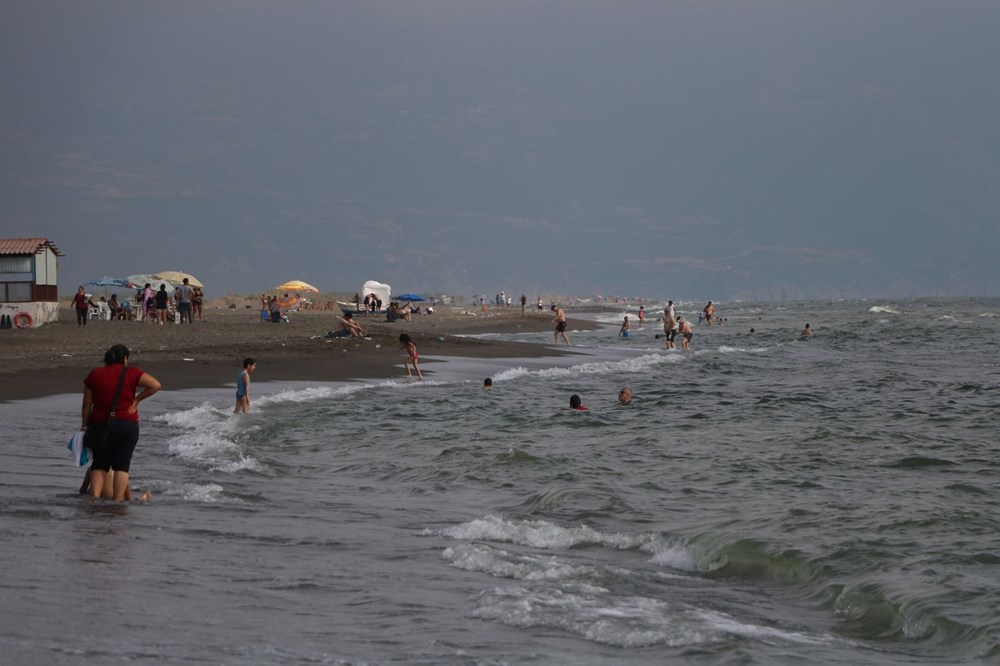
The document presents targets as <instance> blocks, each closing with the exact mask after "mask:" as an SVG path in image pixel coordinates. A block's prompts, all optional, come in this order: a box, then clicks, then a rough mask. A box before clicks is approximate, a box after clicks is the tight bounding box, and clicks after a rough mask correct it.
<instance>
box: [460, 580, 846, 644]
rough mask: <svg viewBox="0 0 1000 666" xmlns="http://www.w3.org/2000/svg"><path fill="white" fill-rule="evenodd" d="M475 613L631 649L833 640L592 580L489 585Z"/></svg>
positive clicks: (825, 641) (512, 623) (478, 601)
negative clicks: (737, 639) (744, 640)
mask: <svg viewBox="0 0 1000 666" xmlns="http://www.w3.org/2000/svg"><path fill="white" fill-rule="evenodd" d="M473 616H474V617H478V618H481V619H484V620H495V621H499V622H501V623H502V624H505V625H507V626H512V627H520V628H532V627H547V628H551V629H558V630H560V631H565V632H567V633H569V634H572V635H575V636H580V637H581V638H584V639H586V640H589V641H592V642H594V643H600V644H604V645H613V646H619V647H629V648H638V647H648V646H653V645H667V646H670V647H675V648H683V647H693V646H702V645H711V644H715V643H719V642H723V641H725V640H727V639H728V638H729V637H730V636H743V637H748V638H755V639H760V640H767V641H769V642H770V641H776V640H777V641H782V642H786V643H792V644H822V643H830V642H833V639H832V638H820V637H815V636H807V635H805V634H802V633H799V632H792V631H785V630H782V629H778V628H775V627H767V626H763V625H759V624H754V623H750V622H746V621H739V620H736V619H735V618H733V617H731V616H729V615H726V614H725V613H721V612H718V611H711V610H707V609H700V608H696V607H693V606H692V605H690V604H686V603H680V602H674V601H666V600H663V599H656V598H651V597H647V596H641V595H634V594H630V595H623V594H618V593H615V592H614V591H612V590H609V589H606V588H604V587H602V586H596V585H587V584H578V585H572V584H568V583H563V584H561V585H555V586H553V585H534V586H527V585H526V586H515V587H507V588H495V589H492V590H486V591H484V592H482V593H480V595H479V596H478V598H477V608H476V610H475V612H474V613H473Z"/></svg>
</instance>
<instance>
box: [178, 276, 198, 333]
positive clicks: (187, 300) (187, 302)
mask: <svg viewBox="0 0 1000 666" xmlns="http://www.w3.org/2000/svg"><path fill="white" fill-rule="evenodd" d="M174 297H175V298H176V299H177V312H178V313H179V314H180V316H181V323H182V324H183V323H184V317H185V316H186V317H187V322H188V323H189V324H193V323H194V317H193V316H192V315H193V312H194V310H193V308H192V305H191V299H192V298H194V287H192V286H191V285H190V284H188V279H187V278H184V282H182V283H181V286H179V287H177V291H176V292H175V293H174Z"/></svg>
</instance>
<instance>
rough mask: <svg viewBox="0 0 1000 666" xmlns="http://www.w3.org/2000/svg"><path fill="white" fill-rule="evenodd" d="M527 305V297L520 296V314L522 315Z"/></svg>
mask: <svg viewBox="0 0 1000 666" xmlns="http://www.w3.org/2000/svg"><path fill="white" fill-rule="evenodd" d="M527 305H528V297H527V296H525V295H524V294H521V312H522V313H524V308H525V307H526V306H527Z"/></svg>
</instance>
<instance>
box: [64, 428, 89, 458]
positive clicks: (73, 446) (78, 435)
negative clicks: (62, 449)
mask: <svg viewBox="0 0 1000 666" xmlns="http://www.w3.org/2000/svg"><path fill="white" fill-rule="evenodd" d="M66 448H67V449H69V451H70V453H72V454H73V462H74V463H76V465H77V466H79V467H83V466H84V465H86V464H87V463H88V462H90V456H89V455H88V451H87V447H85V446H84V445H83V431H82V430H78V431H77V432H75V433H73V436H72V437H70V438H69V442H67V443H66Z"/></svg>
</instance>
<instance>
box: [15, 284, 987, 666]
mask: <svg viewBox="0 0 1000 666" xmlns="http://www.w3.org/2000/svg"><path fill="white" fill-rule="evenodd" d="M701 305H702V304H682V306H681V307H680V308H679V311H680V313H681V314H683V315H684V316H685V318H690V319H692V320H694V319H695V317H696V313H697V310H698V309H700V307H701ZM647 309H648V310H650V311H651V312H650V316H651V317H652V316H655V315H654V313H655V312H656V309H655V308H647ZM624 314H626V311H625V309H624V308H613V307H609V308H608V309H607V310H605V311H601V312H593V313H591V314H590V316H593V317H595V318H597V319H598V320H599V321H601V322H604V323H606V324H607V327H603V328H601V329H599V330H596V331H587V332H581V331H570V336H571V340H572V342H573V343H574V346H575V347H574V349H575V350H576V351H578V352H580V353H579V354H575V355H571V356H568V357H560V358H547V359H531V360H523V361H520V360H513V361H503V360H496V359H490V360H475V359H472V360H468V359H463V360H451V361H449V362H448V363H447V364H442V363H437V364H435V363H428V362H425V361H426V359H424V358H423V357H422V358H421V360H422V361H424V363H422V365H423V367H424V370H425V373H427V376H428V379H427V380H426V381H424V382H420V383H418V382H413V383H405V382H403V381H401V380H391V381H375V382H357V383H350V384H339V385H328V386H315V385H307V384H288V385H280V386H279V385H256V386H255V400H254V403H253V412H252V413H251V414H250V415H249V416H246V417H242V418H237V417H234V416H233V415H232V414H231V412H232V407H233V404H232V403H233V397H232V393H233V391H231V390H226V391H183V392H172V391H163V392H161V393H159V394H157V395H156V396H155V398H153V399H152V400H150V401H148V403H144V404H143V421H142V437H141V440H140V444H139V447H138V450H137V453H136V456H135V459H134V462H133V480H134V486H136V487H138V488H150V489H152V491H153V493H154V499H153V501H152V502H150V503H149V504H145V505H130V506H122V505H115V504H112V503H105V502H94V501H91V500H88V499H83V498H80V497H78V496H77V495H76V493H75V491H76V488H77V487H78V485H79V481H80V477H81V471H80V470H78V469H75V468H73V467H72V466H71V465H70V463H69V460H68V453H66V452H65V451H64V448H63V447H64V446H65V440H66V439H67V438H68V436H69V434H70V433H71V432H72V430H73V428H74V427H75V426H76V425H77V423H78V419H79V414H78V411H79V396H76V395H74V396H55V397H51V398H46V399H42V400H34V401H28V402H22V403H16V404H3V405H0V418H2V423H3V425H2V426H0V433H2V434H0V440H2V442H3V445H2V447H3V451H4V465H3V466H2V472H0V480H2V482H0V534H2V539H0V558H2V561H3V562H4V569H5V571H4V574H5V575H4V576H3V580H2V582H0V598H2V599H3V603H2V604H0V627H2V629H0V651H2V653H3V654H4V655H6V656H5V661H9V663H64V664H74V663H95V662H97V661H101V662H109V663H153V662H156V663H163V662H174V661H176V662H185V663H190V662H205V663H227V664H229V663H231V664H243V663H263V664H287V663H412V664H493V663H594V664H597V663H615V662H618V663H648V664H663V663H708V664H724V663H725V664H728V663H734V662H740V663H761V664H775V663H789V664H791V663H831V664H833V663H842V664H898V663H901V662H906V663H926V664H940V663H960V662H980V661H988V660H990V659H996V658H997V657H998V656H1000V647H998V646H1000V618H998V616H997V613H996V609H997V608H998V607H1000V582H998V581H1000V556H998V555H997V553H1000V537H998V533H1000V531H998V527H1000V518H998V516H1000V513H998V505H1000V485H998V484H997V481H996V478H997V472H998V463H997V460H996V457H997V456H996V448H997V439H996V433H997V432H998V430H1000V410H998V397H1000V368H998V365H997V358H998V357H997V352H998V341H1000V335H998V333H1000V300H997V299H963V300H957V299H956V300H933V301H932V300H912V301H901V302H887V301H875V302H862V301H844V302H836V303H817V302H807V303H786V304H778V303H722V304H720V306H719V311H718V314H719V315H720V316H722V317H725V318H727V319H728V321H727V323H726V324H725V325H723V326H721V327H712V328H706V327H704V326H696V327H695V336H694V340H693V342H692V351H691V352H688V353H683V352H666V351H664V350H663V344H662V343H663V341H662V340H659V339H656V338H655V337H654V336H655V334H657V333H660V332H661V330H662V329H661V328H660V326H659V325H658V324H657V323H656V322H653V321H649V322H648V323H647V324H646V325H645V326H644V327H643V328H638V327H636V326H633V337H632V338H630V339H628V340H622V339H620V338H618V337H616V333H617V330H618V324H619V323H620V321H621V317H622V316H623V315H624ZM628 314H630V315H631V316H630V318H631V319H633V321H634V314H635V311H634V309H632V310H631V311H630V312H628ZM806 322H809V323H811V324H812V326H813V328H814V330H815V335H814V336H813V338H812V339H808V340H800V339H799V336H798V333H799V331H800V330H801V328H802V326H803V325H804V323H806ZM751 327H754V328H755V329H756V332H755V333H754V334H753V335H752V336H746V335H737V333H745V332H747V331H749V329H750V328H751ZM499 337H509V338H512V339H517V340H522V341H537V342H539V343H544V344H550V343H551V340H552V337H551V334H548V333H543V334H518V335H517V336H499ZM401 364H402V355H401V356H400V365H401ZM399 370H400V374H402V368H401V367H400V369H399ZM428 371H432V372H428ZM486 376H491V377H493V379H494V383H495V388H494V389H493V390H492V391H484V390H483V389H482V388H481V385H482V379H483V378H484V377H486ZM81 379H82V378H81ZM623 385H629V386H631V387H632V388H633V390H634V392H635V395H636V400H635V403H634V404H633V405H632V406H629V407H623V406H620V405H618V404H617V403H616V402H615V397H616V395H617V392H618V389H619V388H620V387H621V386H623ZM573 393H577V394H579V395H580V396H581V397H582V398H583V402H584V404H585V405H587V406H588V407H589V408H590V411H589V412H575V411H572V410H570V409H569V408H568V402H569V396H570V395H571V394H573ZM64 454H65V455H64Z"/></svg>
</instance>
